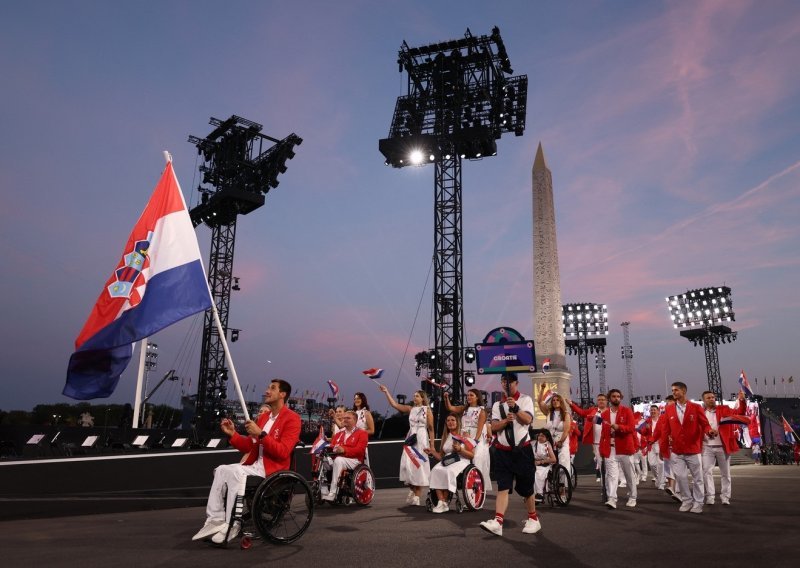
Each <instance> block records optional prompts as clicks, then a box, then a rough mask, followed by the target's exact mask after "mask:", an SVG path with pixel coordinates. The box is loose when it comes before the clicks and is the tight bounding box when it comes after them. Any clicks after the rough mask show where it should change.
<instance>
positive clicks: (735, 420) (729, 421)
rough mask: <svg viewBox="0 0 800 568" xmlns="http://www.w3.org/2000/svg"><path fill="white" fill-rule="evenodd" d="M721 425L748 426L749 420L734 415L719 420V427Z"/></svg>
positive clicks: (745, 417)
mask: <svg viewBox="0 0 800 568" xmlns="http://www.w3.org/2000/svg"><path fill="white" fill-rule="evenodd" d="M723 424H735V425H739V424H743V425H745V426H746V425H748V424H750V419H749V418H748V417H747V416H741V415H739V414H734V415H731V416H726V417H725V418H720V420H719V425H720V426H722V425H723Z"/></svg>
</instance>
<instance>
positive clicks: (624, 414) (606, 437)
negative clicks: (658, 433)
mask: <svg viewBox="0 0 800 568" xmlns="http://www.w3.org/2000/svg"><path fill="white" fill-rule="evenodd" d="M600 416H601V417H602V419H603V429H602V431H601V433H600V455H601V456H603V457H604V458H607V457H609V456H610V455H611V408H606V409H605V410H604V411H603V412H602V414H600ZM616 424H617V426H619V428H618V429H617V431H616V433H615V434H614V447H615V449H616V452H617V455H620V456H632V455H633V454H635V453H636V445H637V443H636V436H634V432H635V429H636V419H635V418H634V417H633V410H631V409H630V408H628V407H627V406H622V405H621V404H620V405H619V410H618V411H617V421H616Z"/></svg>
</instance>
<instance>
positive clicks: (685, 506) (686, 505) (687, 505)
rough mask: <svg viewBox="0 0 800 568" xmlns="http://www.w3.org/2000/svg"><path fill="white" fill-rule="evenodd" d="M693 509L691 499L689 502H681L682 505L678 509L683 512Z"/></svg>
mask: <svg viewBox="0 0 800 568" xmlns="http://www.w3.org/2000/svg"><path fill="white" fill-rule="evenodd" d="M691 510H692V502H691V501H689V502H688V503H681V506H680V508H679V509H678V511H680V512H681V513H687V512H689V511H691Z"/></svg>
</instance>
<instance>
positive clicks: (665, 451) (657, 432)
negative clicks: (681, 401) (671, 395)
mask: <svg viewBox="0 0 800 568" xmlns="http://www.w3.org/2000/svg"><path fill="white" fill-rule="evenodd" d="M667 406H672V405H671V404H668V405H667ZM665 408H666V407H665ZM665 416H666V415H665V414H662V415H661V416H659V417H658V422H656V427H655V428H653V429H652V434H651V435H650V443H651V444H652V443H653V442H658V454H659V455H660V456H661V459H662V460H668V459H669V456H670V449H671V448H670V444H669V440H666V441H663V440H662V439H661V437H662V436H663V434H664V430H665V429H666V427H667V420H666V418H665ZM651 428H652V427H651Z"/></svg>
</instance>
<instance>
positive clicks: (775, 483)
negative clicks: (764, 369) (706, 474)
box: [0, 465, 800, 568]
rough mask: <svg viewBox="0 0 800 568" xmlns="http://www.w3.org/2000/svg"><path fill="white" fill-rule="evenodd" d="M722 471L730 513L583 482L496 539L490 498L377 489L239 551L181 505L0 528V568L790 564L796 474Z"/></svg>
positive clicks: (797, 500)
mask: <svg viewBox="0 0 800 568" xmlns="http://www.w3.org/2000/svg"><path fill="white" fill-rule="evenodd" d="M733 474H734V480H733V490H734V499H733V505H732V506H730V507H722V506H721V505H715V506H713V507H708V506H707V507H706V508H705V511H704V513H703V514H702V515H693V514H689V513H679V512H678V510H677V509H678V506H677V504H676V503H674V502H673V501H671V500H670V499H669V498H668V497H667V496H666V495H665V494H664V493H663V492H661V491H657V490H656V489H655V488H654V487H653V486H652V483H647V484H642V485H640V486H639V505H638V506H637V507H636V509H634V510H626V509H625V507H621V508H620V509H618V510H616V511H609V510H607V509H606V508H605V507H603V506H601V504H600V499H599V489H598V487H597V484H595V483H594V479H593V478H592V477H590V476H582V477H581V478H580V486H579V488H578V490H577V491H576V493H575V495H574V497H573V501H572V503H571V504H570V505H569V506H568V507H566V508H561V509H551V508H550V507H548V506H544V507H541V508H540V514H541V519H542V525H543V530H542V531H541V532H540V533H539V534H537V535H524V534H522V533H521V532H520V531H521V524H522V519H523V518H524V516H525V515H524V507H523V505H522V502H521V500H519V499H516V498H515V499H512V503H511V506H510V508H509V511H508V515H507V519H508V520H507V522H506V528H505V535H504V536H503V537H502V538H498V537H495V536H493V535H490V534H488V533H486V532H484V531H482V530H481V529H480V528H479V527H478V523H479V522H480V521H481V520H484V519H486V518H488V517H489V516H490V515H491V511H492V510H493V507H494V498H493V497H490V498H489V499H488V500H487V505H486V508H485V510H484V511H477V512H472V513H463V514H457V513H455V512H450V513H446V514H443V515H433V514H431V513H428V512H426V511H425V508H424V507H406V506H403V505H402V504H403V503H404V498H405V493H406V492H405V490H403V489H384V490H379V492H378V494H377V496H376V498H375V501H374V502H373V504H372V505H371V506H370V507H367V508H356V507H349V508H336V509H334V508H331V507H330V506H327V505H326V506H323V507H322V508H320V509H318V510H317V511H316V513H315V516H314V519H313V521H312V523H311V527H310V528H309V530H308V532H307V533H306V534H305V535H304V536H303V537H302V538H301V539H300V540H298V541H297V542H296V543H294V544H291V545H287V546H277V545H270V544H265V543H261V542H257V543H255V544H254V546H253V548H252V549H250V550H247V551H242V550H240V549H239V548H238V546H232V547H231V548H229V549H215V548H211V547H210V546H208V545H206V544H204V543H201V542H192V541H191V540H190V539H191V536H192V534H193V533H194V532H195V531H196V530H197V529H199V527H200V525H201V524H202V521H203V517H204V509H203V508H201V507H191V508H182V509H167V510H162V511H145V512H133V513H116V514H97V515H81V516H74V517H59V518H51V519H33V520H15V521H4V522H0V551H2V553H0V558H2V565H3V566H13V567H16V566H24V565H27V566H67V565H69V566H77V567H82V568H91V567H94V566H109V565H112V564H113V565H114V566H115V567H120V568H123V567H126V566H136V567H142V566H147V567H155V566H178V567H181V566H191V567H193V568H195V567H196V568H200V567H204V566H214V567H215V568H219V567H220V566H223V565H230V564H231V563H235V564H236V565H244V566H266V565H276V564H280V565H281V566H329V565H331V564H332V563H334V564H339V565H341V564H342V563H345V564H349V565H351V566H356V567H359V566H379V567H381V568H391V567H395V566H396V567H401V566H403V567H404V566H408V565H414V566H458V567H470V566H492V567H495V566H519V565H523V566H546V567H547V568H554V567H558V566H569V567H571V568H578V567H582V566H587V567H604V566H613V567H614V568H620V567H624V566H635V567H636V568H640V567H646V566H680V565H682V564H689V565H690V566H702V567H703V568H709V567H714V566H735V565H741V564H744V563H747V564H750V563H753V562H757V563H758V564H759V565H765V566H770V567H771V568H772V567H783V566H796V565H797V562H796V560H794V559H795V558H796V556H797V550H798V545H799V544H800V539H798V534H800V531H798V519H799V518H800V517H799V516H798V505H799V504H800V483H798V482H799V481H800V467H796V466H768V467H761V466H752V465H743V466H736V467H734V468H733ZM717 483H719V481H717ZM624 491H625V490H624V489H622V490H620V496H622V494H623V492H624ZM623 502H624V501H623ZM0 506H2V503H0ZM348 560H351V562H348Z"/></svg>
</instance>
